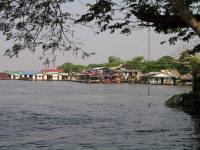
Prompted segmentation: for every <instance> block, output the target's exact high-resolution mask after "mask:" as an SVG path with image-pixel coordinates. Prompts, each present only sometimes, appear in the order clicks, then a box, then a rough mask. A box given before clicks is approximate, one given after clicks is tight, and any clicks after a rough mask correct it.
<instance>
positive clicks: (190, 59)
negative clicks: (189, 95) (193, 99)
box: [179, 51, 200, 97]
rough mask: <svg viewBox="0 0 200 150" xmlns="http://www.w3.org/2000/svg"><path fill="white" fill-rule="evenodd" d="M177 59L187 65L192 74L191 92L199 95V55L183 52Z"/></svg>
mask: <svg viewBox="0 0 200 150" xmlns="http://www.w3.org/2000/svg"><path fill="white" fill-rule="evenodd" d="M179 61H180V62H181V63H182V64H184V65H185V66H187V67H189V68H190V70H191V73H192V75H193V83H196V84H193V87H192V89H193V92H194V93H197V94H198V95H199V97H200V71H199V69H200V56H199V55H191V54H188V52H187V51H186V52H183V53H182V54H181V56H180V58H179Z"/></svg>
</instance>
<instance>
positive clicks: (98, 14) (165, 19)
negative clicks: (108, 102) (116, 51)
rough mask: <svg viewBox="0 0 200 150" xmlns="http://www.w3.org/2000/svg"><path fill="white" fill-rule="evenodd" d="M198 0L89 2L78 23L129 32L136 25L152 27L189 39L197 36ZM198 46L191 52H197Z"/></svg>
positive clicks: (173, 38) (198, 19) (199, 19)
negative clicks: (90, 23) (89, 23)
mask: <svg viewBox="0 0 200 150" xmlns="http://www.w3.org/2000/svg"><path fill="white" fill-rule="evenodd" d="M198 2H199V0H156V1H152V0H139V1H138V0H121V1H117V2H116V1H113V0H98V2H97V3H95V4H88V6H89V9H88V13H86V14H84V15H82V17H81V18H80V19H78V20H77V22H83V23H88V22H94V23H95V24H97V25H98V27H99V28H100V31H101V32H103V31H106V30H110V32H111V33H113V32H115V31H116V30H120V31H121V33H125V34H130V33H131V32H132V31H134V30H135V29H138V28H145V27H147V26H150V27H152V28H153V29H154V30H155V31H156V32H158V33H164V34H169V33H177V34H176V36H173V37H171V38H170V39H169V43H170V44H175V42H176V41H177V40H183V41H189V40H190V39H192V38H194V37H195V36H200V22H199V21H200V15H199V14H198V9H199V8H200V5H199V3H198ZM199 47H200V46H199V45H196V47H194V49H193V52H197V51H199Z"/></svg>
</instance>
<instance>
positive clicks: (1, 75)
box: [0, 72, 10, 80]
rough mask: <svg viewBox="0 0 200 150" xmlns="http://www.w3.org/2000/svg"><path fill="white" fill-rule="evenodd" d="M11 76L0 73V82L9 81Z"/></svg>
mask: <svg viewBox="0 0 200 150" xmlns="http://www.w3.org/2000/svg"><path fill="white" fill-rule="evenodd" d="M9 79H10V75H9V74H8V73H6V72H0V80H9Z"/></svg>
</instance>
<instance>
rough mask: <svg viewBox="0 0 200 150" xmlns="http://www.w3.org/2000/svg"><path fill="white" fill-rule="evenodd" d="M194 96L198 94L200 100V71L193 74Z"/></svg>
mask: <svg viewBox="0 0 200 150" xmlns="http://www.w3.org/2000/svg"><path fill="white" fill-rule="evenodd" d="M192 90H193V93H194V94H197V95H198V97H199V99H200V71H196V72H193V86H192Z"/></svg>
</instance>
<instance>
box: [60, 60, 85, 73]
mask: <svg viewBox="0 0 200 150" xmlns="http://www.w3.org/2000/svg"><path fill="white" fill-rule="evenodd" d="M58 68H59V69H63V70H64V72H67V73H79V72H82V71H83V70H85V69H86V66H83V65H75V64H73V63H68V62H66V63H64V64H62V65H61V66H58Z"/></svg>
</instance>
